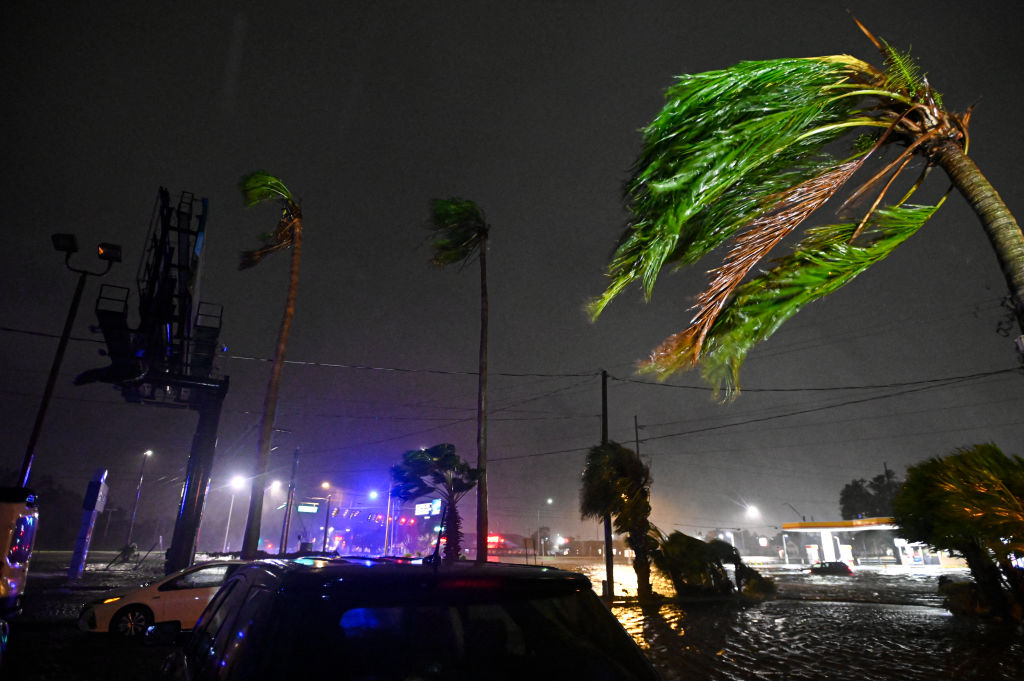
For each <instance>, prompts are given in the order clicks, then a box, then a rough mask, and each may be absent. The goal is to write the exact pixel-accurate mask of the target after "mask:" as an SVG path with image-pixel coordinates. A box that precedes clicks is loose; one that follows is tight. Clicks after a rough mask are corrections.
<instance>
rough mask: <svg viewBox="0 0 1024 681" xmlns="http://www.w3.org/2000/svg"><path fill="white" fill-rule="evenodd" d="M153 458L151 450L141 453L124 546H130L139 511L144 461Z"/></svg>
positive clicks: (144, 470) (144, 468)
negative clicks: (140, 462)
mask: <svg viewBox="0 0 1024 681" xmlns="http://www.w3.org/2000/svg"><path fill="white" fill-rule="evenodd" d="M151 456H153V450H152V449H147V450H146V451H144V452H143V453H142V465H141V466H140V467H139V484H138V486H137V487H136V488H135V503H134V504H132V517H131V518H130V519H129V520H128V541H126V542H125V546H131V545H132V531H133V530H134V529H135V513H136V511H138V510H139V498H140V497H141V496H142V475H143V473H145V472H146V459H148V458H149V457H151Z"/></svg>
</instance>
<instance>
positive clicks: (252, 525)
mask: <svg viewBox="0 0 1024 681" xmlns="http://www.w3.org/2000/svg"><path fill="white" fill-rule="evenodd" d="M241 189H242V194H243V196H244V197H245V205H246V206H249V207H252V206H255V205H256V204H258V203H263V202H265V201H277V202H279V203H280V205H281V218H280V220H278V223H277V227H276V228H275V229H274V231H273V232H272V233H271V234H269V235H267V237H266V239H265V243H264V245H263V246H262V247H261V248H258V249H256V250H252V251H244V252H243V253H242V258H241V261H240V262H239V265H238V269H240V270H244V269H248V268H250V267H253V266H255V265H256V264H258V263H259V262H260V261H261V260H262V259H263V258H264V257H266V256H267V255H269V254H271V253H274V252H275V251H280V250H284V249H286V248H291V249H292V261H291V272H290V276H289V278H288V297H287V299H286V302H285V306H284V316H283V317H282V318H281V327H280V329H279V330H278V333H277V345H276V346H275V348H274V358H273V362H272V364H271V368H270V381H269V382H268V383H267V393H266V396H265V397H264V399H263V415H262V417H261V419H260V435H259V446H258V450H257V455H256V470H255V475H254V476H253V478H252V488H251V492H250V494H249V515H248V517H247V518H246V521H245V536H244V537H243V539H242V556H243V557H244V558H250V559H251V558H255V557H256V552H257V549H258V548H259V539H260V517H261V516H262V514H263V478H264V477H265V476H266V472H267V464H268V463H269V461H270V446H271V438H272V437H273V431H274V419H275V417H276V414H277V394H278V391H279V389H280V385H281V370H282V369H283V368H284V358H285V352H286V351H287V349H288V333H289V331H290V330H291V326H292V319H293V318H294V316H295V297H296V294H297V293H298V289H299V263H300V261H301V258H302V210H301V208H299V205H298V204H297V203H296V202H295V199H294V198H293V197H292V193H291V192H290V191H289V190H288V188H287V187H285V186H284V183H283V182H281V180H279V179H277V178H276V177H274V176H273V175H270V174H269V173H267V172H266V171H263V170H257V171H256V172H254V173H252V174H251V175H247V176H245V177H244V178H242V182H241Z"/></svg>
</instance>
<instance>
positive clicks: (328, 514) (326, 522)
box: [320, 492, 332, 553]
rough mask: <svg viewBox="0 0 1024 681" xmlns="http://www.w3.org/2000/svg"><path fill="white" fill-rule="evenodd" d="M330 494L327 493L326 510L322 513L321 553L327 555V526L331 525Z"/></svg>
mask: <svg viewBox="0 0 1024 681" xmlns="http://www.w3.org/2000/svg"><path fill="white" fill-rule="evenodd" d="M331 494H332V493H331V492H328V493H327V509H326V510H325V511H324V545H323V547H322V548H321V549H320V551H321V553H327V526H328V525H330V524H331Z"/></svg>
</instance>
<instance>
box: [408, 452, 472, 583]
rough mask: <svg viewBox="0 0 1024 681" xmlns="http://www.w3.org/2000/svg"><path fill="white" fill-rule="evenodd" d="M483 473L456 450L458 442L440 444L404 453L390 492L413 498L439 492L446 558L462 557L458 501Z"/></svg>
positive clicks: (448, 559)
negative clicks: (443, 519)
mask: <svg viewBox="0 0 1024 681" xmlns="http://www.w3.org/2000/svg"><path fill="white" fill-rule="evenodd" d="M479 477H480V474H479V471H478V470H477V469H475V468H471V467H470V465H469V464H468V463H466V462H465V461H463V460H462V459H461V458H459V456H458V455H457V454H456V453H455V445H450V444H440V445H434V446H433V447H430V448H428V449H414V450H412V451H408V452H405V453H404V454H402V462H401V463H399V464H396V465H395V466H392V467H391V479H392V481H393V482H394V485H393V486H392V488H391V494H392V495H393V496H395V497H396V498H398V499H402V500H406V501H407V500H410V499H417V498H419V497H423V496H427V495H430V494H437V495H438V496H439V497H440V498H441V502H442V503H443V504H444V508H445V511H444V517H445V522H444V527H443V528H442V533H443V534H442V536H444V537H445V539H446V542H445V549H444V560H445V562H446V563H448V562H452V561H455V560H458V559H459V556H460V555H461V552H462V517H461V516H460V515H459V509H458V503H459V499H461V498H462V497H463V496H465V494H466V493H467V492H469V491H470V490H471V489H473V487H474V486H475V485H476V484H477V481H478V480H479Z"/></svg>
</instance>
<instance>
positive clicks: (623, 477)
mask: <svg viewBox="0 0 1024 681" xmlns="http://www.w3.org/2000/svg"><path fill="white" fill-rule="evenodd" d="M650 488H651V471H650V468H649V467H648V466H647V464H645V463H644V462H643V460H642V459H641V458H640V455H639V454H637V453H636V452H634V451H633V450H632V449H628V448H626V447H623V446H622V445H620V444H619V443H617V442H609V443H607V444H603V445H598V446H596V447H591V448H590V451H589V452H588V453H587V460H586V464H585V465H584V468H583V476H582V482H581V485H580V515H581V516H582V517H583V518H584V519H586V518H597V519H605V521H606V522H607V519H608V518H614V521H615V529H616V530H617V531H618V532H619V533H621V534H625V535H626V543H627V545H628V546H629V548H631V549H632V550H633V569H634V571H635V572H636V576H637V596H639V597H640V598H646V597H649V596H650V595H651V557H650V552H651V547H652V541H651V536H650V535H651V523H650V520H649V518H650V515H651V502H650V494H651V491H650Z"/></svg>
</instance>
